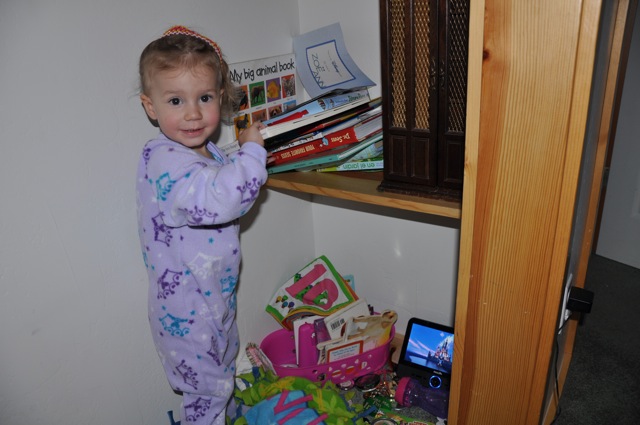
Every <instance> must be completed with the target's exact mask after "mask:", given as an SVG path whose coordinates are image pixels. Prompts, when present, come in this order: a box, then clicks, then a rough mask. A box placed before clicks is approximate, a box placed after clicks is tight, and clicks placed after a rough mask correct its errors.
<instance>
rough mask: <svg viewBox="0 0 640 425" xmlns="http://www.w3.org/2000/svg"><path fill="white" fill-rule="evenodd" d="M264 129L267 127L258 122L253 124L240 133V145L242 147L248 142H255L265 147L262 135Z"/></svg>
mask: <svg viewBox="0 0 640 425" xmlns="http://www.w3.org/2000/svg"><path fill="white" fill-rule="evenodd" d="M262 128H265V125H264V124H262V123H261V122H260V121H257V122H254V123H253V124H251V126H250V127H248V128H245V129H244V130H241V131H240V133H238V144H239V145H240V146H242V145H244V144H245V143H247V142H255V143H257V144H259V145H260V146H264V139H263V138H262V134H260V129H262Z"/></svg>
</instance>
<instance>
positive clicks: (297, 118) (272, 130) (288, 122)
mask: <svg viewBox="0 0 640 425" xmlns="http://www.w3.org/2000/svg"><path fill="white" fill-rule="evenodd" d="M369 101H370V99H369V96H366V97H360V98H357V99H356V100H354V101H351V102H347V103H344V104H342V105H340V106H336V107H334V108H331V109H327V110H323V111H320V112H317V113H314V114H306V113H304V112H301V113H300V114H299V115H293V117H289V119H284V121H279V120H278V118H276V121H275V123H272V124H271V125H268V126H267V127H266V128H263V129H262V130H260V132H261V134H262V137H263V138H264V139H265V141H266V140H267V139H269V138H271V137H274V136H278V135H279V134H283V133H287V132H290V131H292V130H296V129H299V128H302V127H304V126H306V125H309V124H313V123H316V122H318V121H321V120H324V119H327V118H331V117H333V116H335V115H338V114H340V113H343V112H347V111H350V110H352V109H354V108H357V107H358V106H361V105H366V104H367V103H368V102H369ZM294 113H295V112H294Z"/></svg>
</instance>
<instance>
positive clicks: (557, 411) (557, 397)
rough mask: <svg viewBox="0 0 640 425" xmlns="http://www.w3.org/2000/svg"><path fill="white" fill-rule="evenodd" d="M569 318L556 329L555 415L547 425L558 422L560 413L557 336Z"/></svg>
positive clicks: (558, 347)
mask: <svg viewBox="0 0 640 425" xmlns="http://www.w3.org/2000/svg"><path fill="white" fill-rule="evenodd" d="M570 318H571V314H570V315H569V317H567V319H566V320H565V321H564V322H563V323H562V326H560V327H559V328H558V332H557V333H556V338H555V343H556V350H555V353H554V354H555V355H554V359H553V369H554V375H555V388H556V414H555V416H554V417H553V420H551V423H550V424H549V425H553V424H555V423H556V421H557V420H558V417H560V413H561V412H562V409H561V408H560V385H559V383H558V380H559V376H558V354H559V353H560V343H559V342H558V336H559V335H561V334H562V329H564V327H565V326H567V323H569V319H570Z"/></svg>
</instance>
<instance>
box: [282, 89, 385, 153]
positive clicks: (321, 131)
mask: <svg viewBox="0 0 640 425" xmlns="http://www.w3.org/2000/svg"><path fill="white" fill-rule="evenodd" d="M379 99H380V98H378V100H379ZM370 105H371V107H370V108H369V109H367V110H365V111H364V112H362V113H358V114H355V113H354V114H348V115H340V116H338V117H337V118H335V119H332V120H329V121H327V122H323V123H322V125H318V126H317V127H318V128H316V129H314V130H313V131H310V132H309V133H306V134H303V135H302V136H300V137H297V138H295V139H292V140H290V141H288V142H286V143H284V144H283V145H280V146H277V147H275V148H272V149H269V151H270V152H272V153H276V152H279V151H283V150H285V149H289V148H292V147H294V146H300V145H302V144H305V143H307V142H312V141H314V140H318V139H322V138H323V137H324V136H326V135H327V134H330V133H333V132H336V131H339V130H343V129H345V128H349V127H353V126H355V125H356V124H358V123H361V122H363V121H366V120H368V119H369V118H372V117H374V116H376V115H378V114H381V113H382V106H380V104H379V103H378V102H377V101H376V103H373V102H372V103H370ZM376 105H377V106H376Z"/></svg>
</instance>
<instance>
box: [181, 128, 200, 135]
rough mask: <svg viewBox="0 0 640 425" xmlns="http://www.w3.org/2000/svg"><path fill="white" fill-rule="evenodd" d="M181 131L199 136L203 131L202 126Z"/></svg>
mask: <svg viewBox="0 0 640 425" xmlns="http://www.w3.org/2000/svg"><path fill="white" fill-rule="evenodd" d="M182 131H183V132H184V133H186V134H187V135H188V136H199V135H200V134H202V132H203V131H204V128H194V129H192V130H189V129H187V130H182Z"/></svg>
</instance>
